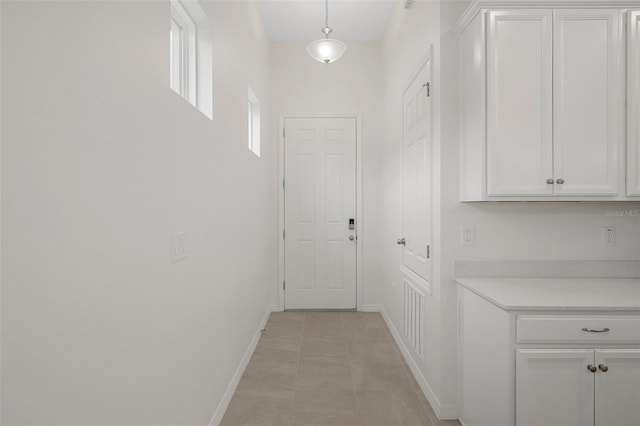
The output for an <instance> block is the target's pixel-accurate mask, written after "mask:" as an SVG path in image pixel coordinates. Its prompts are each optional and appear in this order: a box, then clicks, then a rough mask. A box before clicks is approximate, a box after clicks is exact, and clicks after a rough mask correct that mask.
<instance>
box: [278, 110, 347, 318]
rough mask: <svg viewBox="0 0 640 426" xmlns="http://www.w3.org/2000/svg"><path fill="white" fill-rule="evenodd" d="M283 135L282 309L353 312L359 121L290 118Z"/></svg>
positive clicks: (286, 120)
mask: <svg viewBox="0 0 640 426" xmlns="http://www.w3.org/2000/svg"><path fill="white" fill-rule="evenodd" d="M284 131H285V137H284V179H285V180H284V198H285V200H284V205H285V212H284V232H285V235H284V253H285V254H284V256H285V291H284V294H285V309H352V308H355V307H356V237H357V236H356V230H355V220H356V119H355V118H286V119H285V120H284ZM350 221H353V228H354V229H350Z"/></svg>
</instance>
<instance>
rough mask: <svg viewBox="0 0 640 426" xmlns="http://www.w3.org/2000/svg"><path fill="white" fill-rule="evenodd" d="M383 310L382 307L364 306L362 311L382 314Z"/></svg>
mask: <svg viewBox="0 0 640 426" xmlns="http://www.w3.org/2000/svg"><path fill="white" fill-rule="evenodd" d="M381 309H382V306H381V305H362V307H361V309H360V311H361V312H380V310H381Z"/></svg>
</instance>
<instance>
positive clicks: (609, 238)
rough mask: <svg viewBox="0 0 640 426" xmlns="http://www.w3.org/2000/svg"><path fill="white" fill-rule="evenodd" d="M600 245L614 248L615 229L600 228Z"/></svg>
mask: <svg viewBox="0 0 640 426" xmlns="http://www.w3.org/2000/svg"><path fill="white" fill-rule="evenodd" d="M602 245H603V246H606V247H615V245H616V228H614V227H613V226H605V227H603V228H602Z"/></svg>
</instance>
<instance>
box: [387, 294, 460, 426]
mask: <svg viewBox="0 0 640 426" xmlns="http://www.w3.org/2000/svg"><path fill="white" fill-rule="evenodd" d="M380 313H381V314H382V318H383V319H384V322H385V323H386V324H387V327H388V328H389V331H390V332H391V335H392V336H393V340H395V341H396V344H397V345H398V348H400V352H402V356H404V359H405V361H406V362H407V365H408V366H409V369H410V370H411V372H412V373H413V376H414V377H415V379H416V381H417V382H418V385H420V389H421V390H422V392H423V393H424V396H425V397H426V398H427V400H428V401H429V404H431V408H433V412H434V413H435V414H436V416H438V419H440V420H455V419H457V418H458V407H457V406H455V405H443V404H442V403H441V402H440V400H439V399H438V397H437V396H436V394H435V392H434V391H433V389H431V386H429V383H428V382H427V379H426V378H425V377H424V375H423V374H422V371H421V370H420V367H418V364H416V362H415V360H414V359H413V357H412V356H411V353H410V352H409V349H408V348H407V346H406V345H405V343H404V339H403V338H402V335H401V334H400V333H399V332H398V329H397V328H396V326H395V325H394V324H393V322H392V321H391V318H390V317H389V315H388V314H387V311H386V310H385V309H384V306H381V307H380Z"/></svg>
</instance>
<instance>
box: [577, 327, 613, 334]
mask: <svg viewBox="0 0 640 426" xmlns="http://www.w3.org/2000/svg"><path fill="white" fill-rule="evenodd" d="M582 331H588V332H589V333H606V332H607V331H611V330H610V329H609V328H608V327H605V328H603V329H602V330H596V329H594V328H588V327H585V328H583V329H582Z"/></svg>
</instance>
